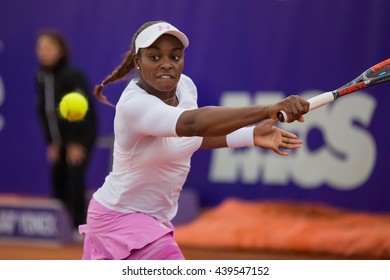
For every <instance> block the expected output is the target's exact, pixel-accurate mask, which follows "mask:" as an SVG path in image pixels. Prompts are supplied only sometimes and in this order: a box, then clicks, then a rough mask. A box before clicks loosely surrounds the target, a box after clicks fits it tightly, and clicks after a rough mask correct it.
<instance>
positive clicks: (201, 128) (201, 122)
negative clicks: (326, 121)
mask: <svg viewBox="0 0 390 280" xmlns="http://www.w3.org/2000/svg"><path fill="white" fill-rule="evenodd" d="M308 110H309V103H308V102H307V101H306V100H304V99H302V98H300V97H299V96H289V97H287V98H285V99H283V100H281V101H280V102H278V103H275V104H273V105H265V106H261V105H258V106H247V107H241V108H227V107H212V106H208V107H203V108H199V109H194V110H188V111H185V112H183V113H182V114H181V115H180V117H179V119H178V121H177V124H176V133H177V135H179V136H202V137H215V136H225V135H227V134H229V133H231V132H233V131H235V130H237V129H239V128H242V127H245V126H249V125H254V124H256V123H259V122H261V121H263V120H265V119H273V120H277V113H278V112H279V111H284V112H286V114H287V117H288V119H289V120H291V122H292V121H295V120H298V121H303V117H302V115H303V114H305V113H307V111H308Z"/></svg>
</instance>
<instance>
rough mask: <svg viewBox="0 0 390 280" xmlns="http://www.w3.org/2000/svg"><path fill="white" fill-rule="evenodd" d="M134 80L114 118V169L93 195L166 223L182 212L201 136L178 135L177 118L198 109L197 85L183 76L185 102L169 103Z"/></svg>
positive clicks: (108, 204) (122, 209)
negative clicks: (184, 190)
mask: <svg viewBox="0 0 390 280" xmlns="http://www.w3.org/2000/svg"><path fill="white" fill-rule="evenodd" d="M137 82H138V79H133V80H132V81H131V82H130V83H129V85H128V86H127V87H126V89H125V90H124V91H123V93H122V95H121V97H120V99H119V101H118V103H117V105H116V114H115V119H114V133H115V141H114V153H113V156H114V160H113V167H112V171H111V172H110V173H109V175H108V176H107V177H106V179H105V182H104V184H103V186H102V187H100V188H99V189H98V190H97V191H96V192H95V193H94V195H93V197H94V198H95V199H96V200H97V201H98V202H99V203H101V204H102V205H103V206H105V207H107V208H109V209H112V210H115V211H118V212H124V213H131V212H142V213H146V214H148V215H151V216H153V217H155V218H156V219H158V220H160V221H162V222H165V221H170V220H171V219H172V218H173V217H174V216H175V215H176V212H177V206H178V205H177V202H178V198H179V194H180V191H181V190H182V187H183V185H184V183H185V180H186V178H187V175H188V172H189V170H190V161H191V156H192V154H193V153H194V152H195V151H196V150H197V149H198V148H199V147H200V145H201V143H202V138H201V137H178V136H177V134H176V123H177V120H178V118H179V116H180V115H181V113H182V112H183V111H185V110H189V109H196V108H197V90H196V87H195V85H194V83H193V82H192V80H191V79H190V78H189V77H187V76H185V75H183V74H182V75H181V78H180V81H179V83H178V86H177V91H176V95H177V97H178V99H179V105H178V106H177V107H172V106H168V105H166V104H165V103H164V102H162V101H161V100H160V99H158V98H157V97H155V96H153V95H150V94H148V93H147V92H145V91H144V90H143V89H141V88H140V87H139V86H138V85H137Z"/></svg>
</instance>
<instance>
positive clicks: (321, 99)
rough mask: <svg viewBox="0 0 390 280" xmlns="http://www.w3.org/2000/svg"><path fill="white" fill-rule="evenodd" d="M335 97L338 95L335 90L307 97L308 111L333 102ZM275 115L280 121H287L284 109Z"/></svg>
mask: <svg viewBox="0 0 390 280" xmlns="http://www.w3.org/2000/svg"><path fill="white" fill-rule="evenodd" d="M337 97H338V95H337V92H336V91H328V92H324V93H322V94H320V95H317V96H314V97H313V98H310V99H308V100H307V101H308V102H309V104H310V106H309V112H310V111H312V110H314V109H317V108H319V107H322V106H324V105H326V104H329V103H331V102H333V101H334V100H335V99H336V98H337ZM276 116H277V117H278V120H279V121H280V122H287V121H288V117H287V114H286V112H284V111H280V112H278V113H277V114H276Z"/></svg>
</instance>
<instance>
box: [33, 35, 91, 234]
mask: <svg viewBox="0 0 390 280" xmlns="http://www.w3.org/2000/svg"><path fill="white" fill-rule="evenodd" d="M36 56H37V59H38V63H39V69H38V71H37V73H36V78H35V81H36V89H37V94H38V95H37V100H38V102H37V103H38V107H37V109H38V113H39V120H40V122H41V125H42V128H43V133H44V138H45V141H46V143H47V160H48V162H49V163H50V166H51V185H52V194H53V197H54V198H56V199H59V200H60V201H62V202H63V203H64V205H65V206H66V208H67V210H68V211H69V215H70V217H71V220H72V223H73V227H74V228H77V226H78V225H80V224H83V223H85V218H86V182H85V181H86V179H85V174H86V168H87V164H88V160H89V158H90V155H91V151H92V148H93V146H94V142H95V138H96V128H97V127H96V125H97V120H96V116H95V109H94V106H93V102H92V100H91V92H90V89H89V86H88V83H87V79H86V77H85V75H84V74H83V73H82V72H81V71H79V70H78V69H76V68H74V67H73V66H72V65H71V64H70V63H69V52H68V45H67V42H66V40H65V38H64V37H63V35H62V34H61V33H60V32H58V31H57V30H54V29H45V30H41V31H40V32H39V33H38V35H37V38H36ZM70 92H79V93H81V94H83V95H84V96H85V97H86V98H87V100H88V102H89V109H88V112H87V114H86V116H85V118H84V119H83V120H81V121H78V122H69V121H67V120H65V119H63V118H62V117H61V116H60V114H59V109H58V106H59V103H60V101H61V99H62V97H63V96H64V95H66V94H67V93H70Z"/></svg>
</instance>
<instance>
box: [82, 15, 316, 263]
mask: <svg viewBox="0 0 390 280" xmlns="http://www.w3.org/2000/svg"><path fill="white" fill-rule="evenodd" d="M188 44H189V41H188V39H187V37H186V36H185V35H184V34H183V33H182V32H180V31H179V30H178V29H176V28H175V27H174V26H172V25H171V24H169V23H167V22H163V21H157V22H148V23H145V24H144V25H143V26H141V28H140V29H139V30H138V31H137V32H136V34H135V35H134V37H133V42H132V44H131V48H130V50H129V52H128V53H127V55H126V57H125V59H124V61H123V62H122V64H121V65H119V66H118V67H117V68H116V69H115V70H114V71H113V72H112V73H111V74H110V75H109V76H108V77H107V78H106V79H105V80H104V81H103V82H102V83H101V84H100V85H98V86H97V87H96V88H95V95H96V96H97V98H98V99H99V100H100V101H102V102H103V103H106V104H110V103H109V101H108V100H107V99H106V97H105V96H104V95H103V94H102V89H103V87H104V86H105V85H107V84H108V83H111V82H114V81H117V80H121V79H123V78H125V77H126V76H127V75H128V74H129V73H130V72H131V71H132V70H134V69H135V70H136V72H137V74H138V75H137V76H138V77H139V78H133V79H132V80H131V82H130V83H129V84H128V85H127V87H126V89H125V90H124V91H123V93H122V95H121V97H120V99H119V101H118V103H117V104H116V115H115V120H114V132H115V142H114V162H113V167H112V171H111V172H110V173H109V175H108V176H107V177H106V180H105V182H104V184H103V186H102V187H101V188H99V189H98V190H97V191H96V192H95V193H94V195H93V198H92V199H91V202H90V204H89V208H88V218H87V224H86V225H82V226H81V227H80V232H81V233H84V234H85V235H86V236H85V241H84V254H83V259H184V257H183V255H182V253H181V251H180V249H179V248H178V246H177V244H176V242H175V241H174V238H173V230H174V229H173V226H172V224H171V223H170V221H171V219H172V218H173V217H174V216H175V214H176V212H177V203H178V198H179V194H180V191H181V189H182V187H183V184H184V182H185V180H186V178H187V174H188V172H189V169H190V160H191V156H192V154H193V153H194V152H195V151H196V150H197V149H199V148H207V149H214V148H223V147H230V148H237V147H255V146H256V147H261V148H265V149H272V150H273V151H275V152H276V153H278V154H280V155H283V156H286V155H288V153H287V152H286V151H285V149H297V148H299V147H300V146H301V144H302V141H300V140H299V139H297V137H296V135H294V134H292V133H289V132H287V131H284V130H281V129H279V128H277V127H275V126H274V124H275V122H276V120H277V116H276V115H277V112H279V111H281V110H283V111H285V112H286V114H287V117H288V119H289V120H291V121H295V120H299V121H303V117H302V115H303V114H305V113H307V111H308V109H309V103H308V102H307V101H305V100H303V99H301V98H300V97H298V96H290V97H288V98H286V99H284V100H282V101H280V102H278V103H276V104H273V105H264V106H260V105H257V106H247V107H242V108H226V107H214V106H208V107H203V108H198V106H197V89H196V87H195V85H194V83H193V82H192V80H191V79H190V78H189V77H187V76H185V75H184V74H182V71H183V66H184V49H185V48H186V47H187V46H188ZM266 119H270V120H267V121H264V120H266ZM262 121H264V122H262ZM258 123H260V124H258ZM280 148H283V150H281V149H280Z"/></svg>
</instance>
